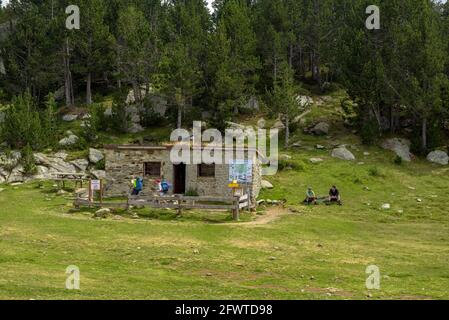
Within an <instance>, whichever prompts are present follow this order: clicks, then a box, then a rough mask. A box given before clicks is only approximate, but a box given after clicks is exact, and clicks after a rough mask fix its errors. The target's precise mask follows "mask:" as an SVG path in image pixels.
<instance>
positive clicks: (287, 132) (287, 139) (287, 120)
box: [285, 115, 290, 148]
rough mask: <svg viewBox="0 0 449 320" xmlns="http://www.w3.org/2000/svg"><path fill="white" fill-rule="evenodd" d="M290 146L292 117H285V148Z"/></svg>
mask: <svg viewBox="0 0 449 320" xmlns="http://www.w3.org/2000/svg"><path fill="white" fill-rule="evenodd" d="M289 145H290V117H289V116H288V115H286V116H285V148H288V146H289Z"/></svg>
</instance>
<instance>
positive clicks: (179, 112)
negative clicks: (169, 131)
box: [176, 104, 184, 129]
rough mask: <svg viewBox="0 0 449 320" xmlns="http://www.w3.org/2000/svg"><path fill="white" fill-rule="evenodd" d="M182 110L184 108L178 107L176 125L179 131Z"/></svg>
mask: <svg viewBox="0 0 449 320" xmlns="http://www.w3.org/2000/svg"><path fill="white" fill-rule="evenodd" d="M183 109H184V106H183V105H181V104H180V105H178V123H177V126H176V127H177V128H178V129H181V128H182V113H183Z"/></svg>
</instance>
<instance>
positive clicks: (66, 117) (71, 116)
mask: <svg viewBox="0 0 449 320" xmlns="http://www.w3.org/2000/svg"><path fill="white" fill-rule="evenodd" d="M76 119H78V115H77V114H66V115H64V116H63V117H62V121H65V122H73V121H75V120H76Z"/></svg>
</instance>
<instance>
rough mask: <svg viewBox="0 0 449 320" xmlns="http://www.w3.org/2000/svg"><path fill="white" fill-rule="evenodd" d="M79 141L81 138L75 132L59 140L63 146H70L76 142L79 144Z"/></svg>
mask: <svg viewBox="0 0 449 320" xmlns="http://www.w3.org/2000/svg"><path fill="white" fill-rule="evenodd" d="M78 141H79V138H78V137H77V136H75V135H74V134H72V135H70V136H68V137H65V138H63V139H61V141H59V145H60V146H61V147H69V146H73V145H75V144H77V143H78Z"/></svg>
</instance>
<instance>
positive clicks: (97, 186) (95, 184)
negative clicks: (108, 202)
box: [89, 179, 103, 203]
mask: <svg viewBox="0 0 449 320" xmlns="http://www.w3.org/2000/svg"><path fill="white" fill-rule="evenodd" d="M95 191H100V203H103V180H92V179H91V180H89V202H93V198H94V194H95Z"/></svg>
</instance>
